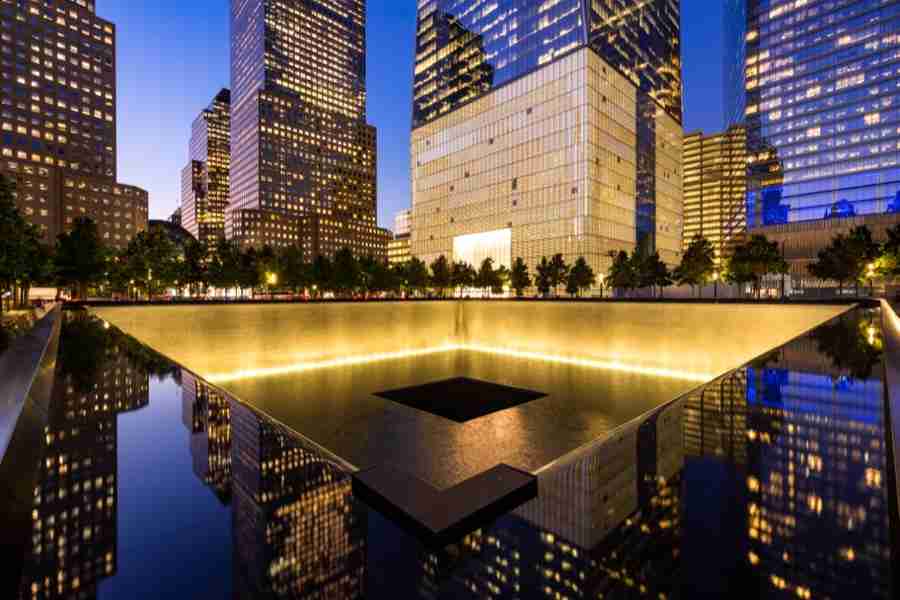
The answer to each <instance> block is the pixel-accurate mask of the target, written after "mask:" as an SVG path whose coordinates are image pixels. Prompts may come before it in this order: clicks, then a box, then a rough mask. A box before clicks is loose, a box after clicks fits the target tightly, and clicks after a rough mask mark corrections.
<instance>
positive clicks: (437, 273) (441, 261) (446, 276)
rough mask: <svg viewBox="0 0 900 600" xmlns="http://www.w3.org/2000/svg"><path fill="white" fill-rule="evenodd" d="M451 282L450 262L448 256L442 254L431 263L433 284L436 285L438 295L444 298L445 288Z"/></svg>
mask: <svg viewBox="0 0 900 600" xmlns="http://www.w3.org/2000/svg"><path fill="white" fill-rule="evenodd" d="M450 282H451V274H450V264H449V263H448V262H447V257H446V256H444V255H443V254H441V255H440V256H438V257H437V258H436V259H434V262H432V263H431V286H432V287H434V288H435V289H436V290H437V292H438V295H439V296H440V297H441V298H443V297H444V290H446V289H447V288H448V287H450Z"/></svg>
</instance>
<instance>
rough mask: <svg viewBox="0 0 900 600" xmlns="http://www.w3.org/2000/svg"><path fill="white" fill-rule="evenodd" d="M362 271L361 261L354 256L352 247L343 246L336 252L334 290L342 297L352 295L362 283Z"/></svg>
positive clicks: (333, 274) (333, 273)
mask: <svg viewBox="0 0 900 600" xmlns="http://www.w3.org/2000/svg"><path fill="white" fill-rule="evenodd" d="M361 276H362V272H361V271H360V268H359V262H357V260H356V257H354V256H353V252H351V251H350V248H346V247H345V248H341V249H340V250H338V251H337V252H335V254H334V270H333V272H332V282H333V288H334V291H335V292H336V293H337V294H338V295H340V296H342V297H352V295H353V292H354V291H355V290H356V289H357V288H358V287H359V285H360V278H361Z"/></svg>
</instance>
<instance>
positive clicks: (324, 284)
mask: <svg viewBox="0 0 900 600" xmlns="http://www.w3.org/2000/svg"><path fill="white" fill-rule="evenodd" d="M332 272H333V267H332V265H331V261H330V260H329V259H328V257H327V256H323V255H321V254H319V255H318V256H316V258H315V260H313V263H312V268H311V270H310V274H311V276H312V277H311V279H312V286H313V295H314V296H318V297H319V298H321V297H322V294H323V293H325V292H326V291H327V290H330V289H331V282H332V281H333V278H332Z"/></svg>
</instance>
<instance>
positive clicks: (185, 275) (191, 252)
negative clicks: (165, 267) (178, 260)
mask: <svg viewBox="0 0 900 600" xmlns="http://www.w3.org/2000/svg"><path fill="white" fill-rule="evenodd" d="M208 263H209V248H207V247H206V244H204V243H203V242H200V241H198V240H193V239H192V240H190V241H188V243H187V244H185V246H184V262H183V263H182V273H181V276H180V277H179V280H180V281H182V282H183V283H185V284H187V285H188V286H189V290H188V291H189V293H190V295H191V296H193V295H195V294H197V293H203V291H204V290H205V289H206V286H207V285H208V283H209V274H208Z"/></svg>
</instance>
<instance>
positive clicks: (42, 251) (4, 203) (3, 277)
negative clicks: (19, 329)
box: [0, 175, 52, 315]
mask: <svg viewBox="0 0 900 600" xmlns="http://www.w3.org/2000/svg"><path fill="white" fill-rule="evenodd" d="M51 264H52V263H51V261H50V249H49V248H47V246H46V245H45V244H44V243H43V242H42V241H41V233H40V230H39V229H38V228H37V227H36V226H35V225H32V224H30V223H28V222H27V221H26V220H25V219H24V218H23V217H22V215H21V214H20V213H19V210H18V208H16V205H15V202H14V198H13V187H12V184H10V183H9V182H8V180H7V179H6V178H4V177H3V176H2V175H0V315H2V312H3V302H4V301H3V296H4V295H5V294H7V293H8V294H10V295H11V297H12V303H13V304H14V305H15V304H18V305H24V304H26V303H27V301H28V292H29V290H30V289H31V285H32V284H33V283H34V282H37V281H47V280H49V279H50V276H51Z"/></svg>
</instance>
